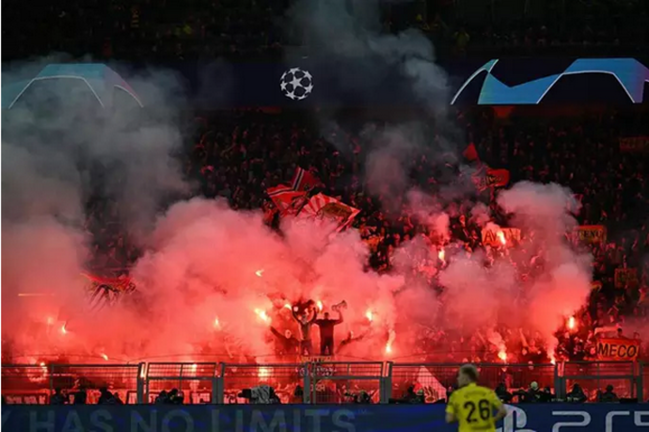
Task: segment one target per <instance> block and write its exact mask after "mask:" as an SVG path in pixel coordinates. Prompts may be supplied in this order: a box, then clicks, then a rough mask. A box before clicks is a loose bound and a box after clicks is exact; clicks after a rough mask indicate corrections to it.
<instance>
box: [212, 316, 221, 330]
mask: <svg viewBox="0 0 649 432" xmlns="http://www.w3.org/2000/svg"><path fill="white" fill-rule="evenodd" d="M214 328H215V329H220V328H221V322H220V321H219V317H216V318H214Z"/></svg>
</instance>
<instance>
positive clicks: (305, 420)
mask: <svg viewBox="0 0 649 432" xmlns="http://www.w3.org/2000/svg"><path fill="white" fill-rule="evenodd" d="M586 390H595V389H586ZM505 408H506V409H507V416H506V417H505V418H504V419H503V420H502V421H500V422H498V424H497V425H496V427H497V429H496V431H497V432H518V431H520V432H523V431H525V432H550V431H555V432H556V431H559V432H562V431H568V430H569V431H570V432H643V431H646V430H647V426H649V407H648V406H647V405H646V404H644V405H643V404H624V405H619V404H597V403H588V404H563V403H557V404H524V405H505ZM445 410H446V405H444V404H421V405H416V404H396V405H377V404H367V405H354V404H348V405H317V406H316V405H245V404H239V405H207V404H206V405H122V406H114V405H61V406H52V405H50V406H38V405H6V406H3V407H2V430H7V431H49V432H67V431H102V432H143V431H148V432H163V431H164V432H189V431H191V432H216V431H221V432H230V431H232V432H235V431H236V432H238V431H249V432H288V431H292V432H315V431H322V432H325V431H338V432H364V431H373V432H400V431H408V432H430V431H436V432H457V430H458V426H457V424H446V421H445V419H444V417H445Z"/></svg>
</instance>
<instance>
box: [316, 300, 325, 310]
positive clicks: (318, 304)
mask: <svg viewBox="0 0 649 432" xmlns="http://www.w3.org/2000/svg"><path fill="white" fill-rule="evenodd" d="M316 305H317V306H318V311H319V312H322V308H323V307H324V306H323V305H322V302H321V301H320V300H318V301H317V302H316Z"/></svg>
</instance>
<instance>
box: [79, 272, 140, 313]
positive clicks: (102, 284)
mask: <svg viewBox="0 0 649 432" xmlns="http://www.w3.org/2000/svg"><path fill="white" fill-rule="evenodd" d="M81 275H82V276H84V277H85V278H86V279H87V284H86V287H85V288H86V295H87V297H88V302H89V307H90V310H91V311H98V310H100V309H102V308H104V307H105V306H111V305H113V304H115V303H116V302H117V301H118V300H119V296H120V295H121V294H128V293H131V292H133V291H135V289H136V286H135V282H133V280H132V279H131V278H130V277H128V276H122V277H118V278H105V277H102V276H97V275H93V274H88V273H81Z"/></svg>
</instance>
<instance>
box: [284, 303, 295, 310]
mask: <svg viewBox="0 0 649 432" xmlns="http://www.w3.org/2000/svg"><path fill="white" fill-rule="evenodd" d="M284 307H285V308H286V309H288V310H293V308H292V307H291V304H290V303H286V304H285V305H284Z"/></svg>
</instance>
